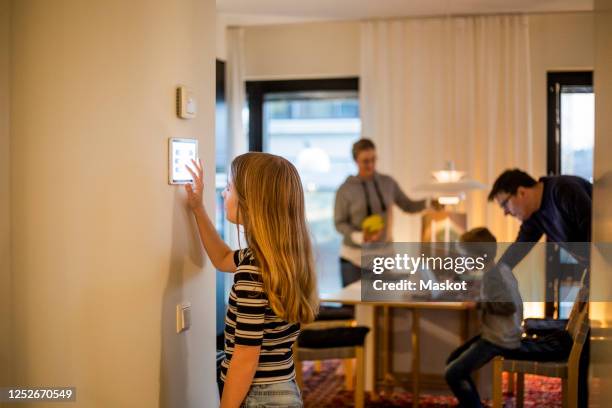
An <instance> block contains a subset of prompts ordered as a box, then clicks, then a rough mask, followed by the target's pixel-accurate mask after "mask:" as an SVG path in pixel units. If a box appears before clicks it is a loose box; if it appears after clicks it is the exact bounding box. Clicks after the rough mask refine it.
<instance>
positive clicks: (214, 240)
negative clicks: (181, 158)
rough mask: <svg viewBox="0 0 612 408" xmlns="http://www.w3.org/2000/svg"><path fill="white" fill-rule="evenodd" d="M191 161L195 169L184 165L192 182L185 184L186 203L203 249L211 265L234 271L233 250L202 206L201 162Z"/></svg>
mask: <svg viewBox="0 0 612 408" xmlns="http://www.w3.org/2000/svg"><path fill="white" fill-rule="evenodd" d="M191 162H192V163H193V166H194V167H195V171H194V169H192V168H191V167H189V166H186V167H187V170H189V173H191V175H192V177H193V184H185V190H186V191H187V204H188V205H189V208H191V210H192V211H193V214H194V215H195V218H196V222H197V224H198V232H199V233H200V239H201V240H202V244H203V245H204V250H205V251H206V253H207V254H208V257H209V258H210V260H211V261H212V263H213V265H215V268H217V269H218V270H220V271H223V272H235V271H236V264H235V263H234V251H232V249H231V248H230V247H229V246H227V244H226V243H225V242H223V240H222V239H221V237H220V236H219V234H218V233H217V230H216V229H215V226H214V225H213V223H212V221H211V220H210V217H209V216H208V214H207V213H206V209H205V208H204V202H203V199H202V197H203V192H204V182H203V178H204V170H202V163H201V162H200V160H199V159H198V162H197V163H196V161H195V160H193V159H192V160H191Z"/></svg>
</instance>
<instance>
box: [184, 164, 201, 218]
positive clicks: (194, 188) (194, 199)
mask: <svg viewBox="0 0 612 408" xmlns="http://www.w3.org/2000/svg"><path fill="white" fill-rule="evenodd" d="M191 163H193V165H194V167H195V171H194V170H193V169H192V168H191V167H190V166H189V165H185V167H186V168H187V171H189V173H191V176H192V177H193V182H192V183H187V184H185V191H187V205H188V206H189V208H191V209H192V210H197V209H198V208H202V207H203V205H204V204H203V200H202V197H203V195H204V182H203V181H202V179H203V178H204V170H202V162H201V161H200V159H198V162H197V163H196V161H195V160H193V159H191Z"/></svg>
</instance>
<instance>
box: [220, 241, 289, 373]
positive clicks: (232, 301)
mask: <svg viewBox="0 0 612 408" xmlns="http://www.w3.org/2000/svg"><path fill="white" fill-rule="evenodd" d="M234 262H235V264H236V267H237V269H236V272H235V274H234V284H233V285H232V290H231V291H230V296H229V306H228V309H227V314H226V316H225V359H224V360H223V362H222V363H221V379H222V380H223V381H225V378H226V376H227V370H228V369H229V365H230V361H231V360H232V355H233V353H234V345H245V346H261V351H260V354H259V363H258V365H257V371H256V372H255V377H254V378H253V384H273V383H279V382H285V381H289V380H292V379H294V378H295V368H294V366H293V353H292V349H291V347H292V345H293V343H294V342H295V340H296V339H297V337H298V334H299V332H300V326H299V324H297V323H296V324H290V323H287V322H285V321H284V320H282V319H281V318H279V317H278V316H277V315H276V314H275V313H274V312H273V311H272V309H271V308H270V306H269V304H268V297H267V296H266V294H265V293H264V287H263V282H262V278H261V271H260V269H259V267H258V266H257V262H256V260H255V259H254V257H253V254H252V253H251V251H250V250H249V249H248V248H247V249H242V250H239V251H236V252H234Z"/></svg>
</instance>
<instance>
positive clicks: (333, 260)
mask: <svg viewBox="0 0 612 408" xmlns="http://www.w3.org/2000/svg"><path fill="white" fill-rule="evenodd" d="M357 87H358V83H357V80H356V79H339V80H307V81H274V82H249V83H247V94H248V98H249V111H250V112H249V113H250V116H249V119H250V121H249V122H250V123H249V129H250V132H249V140H250V146H251V150H259V151H265V152H269V153H273V154H277V155H280V156H283V157H285V158H286V159H288V160H289V161H290V162H291V163H293V164H294V165H295V166H296V168H297V169H298V171H299V173H300V177H301V178H302V183H303V185H304V194H305V204H306V218H307V222H308V224H309V227H310V230H311V234H312V238H313V246H314V251H315V257H316V268H317V274H318V281H319V291H320V292H331V291H335V290H338V289H340V288H341V279H340V265H339V252H340V243H341V236H340V235H339V234H338V232H337V231H336V229H335V227H334V221H333V216H334V214H333V212H334V198H335V194H336V190H337V189H338V187H339V186H340V184H342V182H344V180H345V179H346V177H347V176H348V175H350V174H354V173H355V165H354V163H353V160H352V157H351V147H352V144H353V143H354V142H355V141H356V140H357V139H359V137H360V133H361V121H360V119H359V94H358V90H357ZM255 115H257V117H254V116H255Z"/></svg>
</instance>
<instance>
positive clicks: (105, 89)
mask: <svg viewBox="0 0 612 408" xmlns="http://www.w3.org/2000/svg"><path fill="white" fill-rule="evenodd" d="M12 27H13V38H12V50H13V52H12V76H11V84H12V94H11V108H12V110H11V182H12V187H11V200H10V202H11V208H12V210H13V211H12V213H11V217H12V226H13V229H12V235H11V237H12V241H13V252H12V254H13V276H14V280H13V286H12V288H13V295H14V302H15V304H16V305H18V307H16V308H15V325H14V332H13V336H14V338H15V339H16V347H15V350H14V356H15V360H16V361H19V364H18V365H16V369H15V381H16V383H17V384H18V385H20V386H33V385H66V386H69V385H73V386H76V387H77V401H78V402H77V404H76V405H75V406H78V407H88V408H89V407H92V408H98V407H99V408H107V407H117V408H120V407H130V408H131V407H135V408H139V407H142V408H151V407H156V408H163V407H168V408H170V407H173V408H174V407H181V408H185V407H186V408H190V407H203V406H210V404H211V401H214V399H215V398H216V384H215V364H214V349H215V341H214V335H215V334H214V332H215V329H214V328H215V321H214V320H215V313H214V308H215V302H214V300H215V299H214V295H212V293H213V291H214V270H213V268H212V267H211V265H210V262H209V261H208V260H207V259H206V258H205V257H204V256H203V255H202V251H201V248H200V243H199V240H198V238H197V235H196V234H195V230H194V225H193V220H192V218H191V217H190V215H189V214H188V212H187V210H186V208H185V205H184V199H185V197H184V192H183V190H182V189H181V188H179V187H177V186H169V185H168V183H167V167H168V164H167V139H168V138H169V137H189V138H198V139H199V141H200V149H199V150H200V155H201V158H202V160H203V162H204V163H205V167H206V175H207V176H206V177H207V180H206V182H207V185H210V186H214V84H215V78H214V59H215V2H214V1H213V0H174V1H166V0H131V1H123V0H105V1H87V2H83V1H81V0H55V1H35V0H19V1H15V2H13V13H12ZM0 73H1V72H0ZM179 84H184V85H188V86H190V87H191V88H192V89H193V90H194V91H195V93H196V95H197V98H198V105H199V112H198V116H197V118H195V119H191V120H181V119H178V118H177V117H176V114H175V105H174V104H175V99H174V98H175V87H176V86H177V85H179ZM2 165H3V164H2ZM206 202H207V204H208V206H209V208H211V209H212V208H213V205H214V189H213V188H210V189H209V190H208V191H207V195H206ZM182 301H189V302H191V305H192V321H193V323H192V328H191V330H189V331H187V332H185V333H183V334H180V335H177V334H176V332H175V305H176V304H177V303H180V302H182Z"/></svg>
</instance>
